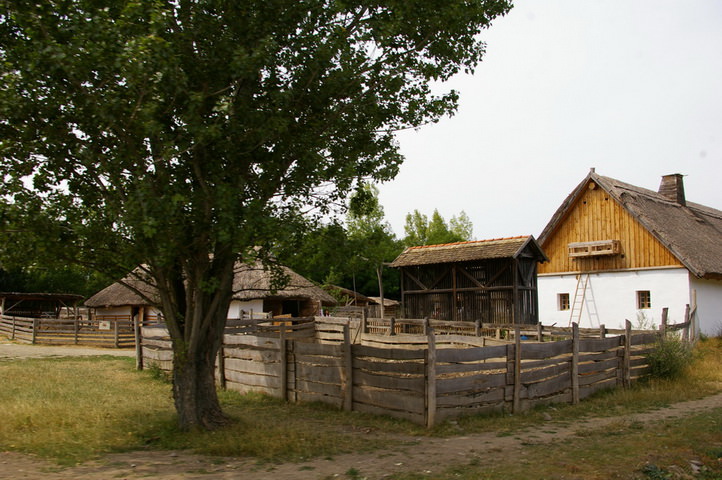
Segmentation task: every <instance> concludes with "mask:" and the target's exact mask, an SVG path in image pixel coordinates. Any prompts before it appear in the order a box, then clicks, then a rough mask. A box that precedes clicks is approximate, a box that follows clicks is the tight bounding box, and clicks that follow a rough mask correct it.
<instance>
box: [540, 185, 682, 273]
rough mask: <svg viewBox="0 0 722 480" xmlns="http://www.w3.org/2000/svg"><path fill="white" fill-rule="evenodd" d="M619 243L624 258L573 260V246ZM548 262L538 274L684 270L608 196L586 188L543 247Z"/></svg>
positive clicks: (541, 266) (671, 255)
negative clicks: (571, 248) (655, 268)
mask: <svg viewBox="0 0 722 480" xmlns="http://www.w3.org/2000/svg"><path fill="white" fill-rule="evenodd" d="M600 240H619V241H620V243H621V254H618V255H609V256H596V257H577V258H570V257H569V253H568V245H569V244H570V243H574V242H592V241H600ZM543 248H544V251H545V252H546V254H547V256H548V257H549V262H547V263H543V264H540V265H539V273H540V274H544V273H554V272H578V271H587V272H594V271H604V270H625V269H635V268H649V267H662V266H682V264H681V263H680V262H679V260H677V259H676V258H675V257H674V255H673V254H672V253H671V252H670V251H669V250H668V249H667V248H666V247H664V245H662V244H661V243H660V242H659V241H658V240H657V239H656V238H655V237H654V236H653V235H652V234H651V233H650V232H648V231H647V230H646V229H645V228H644V227H643V226H642V225H641V224H640V223H639V222H638V221H637V220H636V219H635V218H634V217H632V215H630V214H629V213H628V212H627V211H626V210H625V209H624V208H623V207H622V206H621V205H620V204H619V203H617V202H616V201H615V200H614V199H613V198H612V197H611V196H610V195H609V194H607V192H605V191H604V190H603V189H601V188H599V187H597V188H595V189H590V188H587V189H586V190H585V191H584V193H583V194H582V195H580V197H579V199H578V200H577V203H576V204H575V205H574V206H572V208H571V210H570V212H569V214H568V215H567V217H566V218H565V219H564V220H563V221H562V222H561V224H560V226H559V227H558V228H557V230H556V231H555V232H554V233H553V234H552V235H551V236H550V237H549V238H548V239H547V241H546V243H545V244H544V245H543Z"/></svg>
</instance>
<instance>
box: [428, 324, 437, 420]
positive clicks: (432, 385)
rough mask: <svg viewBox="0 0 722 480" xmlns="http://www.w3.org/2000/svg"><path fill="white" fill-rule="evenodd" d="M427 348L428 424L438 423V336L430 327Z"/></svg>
mask: <svg viewBox="0 0 722 480" xmlns="http://www.w3.org/2000/svg"><path fill="white" fill-rule="evenodd" d="M427 339H428V348H427V350H426V426H427V427H428V428H432V427H433V426H434V425H435V424H436V337H435V336H434V329H433V328H431V327H429V331H428V334H427Z"/></svg>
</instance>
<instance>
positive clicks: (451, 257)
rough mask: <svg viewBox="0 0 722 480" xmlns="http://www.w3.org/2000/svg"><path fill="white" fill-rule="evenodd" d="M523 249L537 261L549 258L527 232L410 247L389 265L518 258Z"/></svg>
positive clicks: (401, 265)
mask: <svg viewBox="0 0 722 480" xmlns="http://www.w3.org/2000/svg"><path fill="white" fill-rule="evenodd" d="M525 251H530V252H531V253H532V254H533V255H534V256H536V257H537V258H538V261H540V262H544V261H547V260H548V258H547V257H546V255H545V254H544V252H543V251H542V249H541V248H540V247H539V245H538V244H537V242H536V240H534V237H532V236H531V235H527V236H522V237H510V238H495V239H492V240H478V241H473V242H459V243H447V244H443V245H424V246H419V247H409V248H407V249H406V250H404V251H403V252H402V253H401V255H399V256H398V257H396V260H394V261H393V262H391V266H392V267H408V266H416V265H435V264H439V263H458V262H473V261H478V260H489V259H495V258H517V257H518V256H519V255H521V254H522V253H524V252H525Z"/></svg>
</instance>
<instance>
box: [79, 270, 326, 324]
mask: <svg viewBox="0 0 722 480" xmlns="http://www.w3.org/2000/svg"><path fill="white" fill-rule="evenodd" d="M278 273H280V274H281V275H282V276H283V277H285V279H286V283H285V287H283V288H281V289H274V288H273V285H274V282H273V278H274V275H273V274H272V272H271V270H269V269H267V268H264V266H263V265H262V264H260V263H257V264H255V265H247V264H243V263H239V264H237V265H236V271H235V278H234V281H233V300H232V301H231V305H230V308H229V309H228V318H229V319H234V318H240V317H241V315H242V313H243V312H246V313H249V312H253V313H267V314H269V315H270V316H294V317H296V316H311V315H316V314H319V313H320V310H321V309H322V308H323V307H330V306H333V305H335V304H336V302H335V300H334V298H333V297H332V296H331V295H329V294H328V293H327V292H325V291H324V290H323V289H322V288H320V287H317V286H316V285H314V284H313V283H312V282H311V281H309V280H307V279H306V278H304V277H302V276H301V275H299V274H297V273H296V272H294V271H293V270H291V269H290V268H288V267H283V266H281V267H278ZM159 303H160V302H159V300H158V293H157V291H156V290H155V287H153V285H152V284H150V283H148V282H146V281H143V280H142V279H141V278H139V277H138V273H137V272H136V273H135V274H133V275H129V276H128V277H126V278H124V279H123V280H122V281H121V282H117V283H114V284H112V285H110V286H108V287H106V288H104V289H103V290H101V291H100V292H98V293H96V294H95V295H93V296H92V297H90V298H89V299H88V300H86V301H85V305H86V306H87V307H89V308H93V309H94V310H95V314H96V316H98V317H104V316H105V317H108V316H111V317H119V316H124V317H127V318H132V317H133V316H135V315H141V316H142V319H143V320H144V321H146V322H147V321H153V320H155V319H157V316H158V315H159V314H160V309H159V307H158V305H159Z"/></svg>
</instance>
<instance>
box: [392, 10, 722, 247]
mask: <svg viewBox="0 0 722 480" xmlns="http://www.w3.org/2000/svg"><path fill="white" fill-rule="evenodd" d="M514 3H515V6H514V8H513V9H512V10H511V12H510V13H509V14H507V15H506V16H505V17H501V18H498V19H496V20H495V21H494V22H493V23H492V25H491V27H490V28H489V29H488V30H485V31H484V32H483V34H482V39H483V40H484V41H485V42H486V44H487V52H486V55H485V57H484V60H483V61H482V63H481V64H479V66H478V67H477V69H476V71H475V73H474V75H473V76H471V75H459V76H457V77H455V78H453V79H452V80H451V81H450V82H447V83H445V84H443V85H440V86H439V87H438V91H445V90H448V89H449V88H454V89H456V90H457V91H459V92H460V95H461V98H460V100H459V109H458V111H457V113H456V115H454V116H453V117H450V118H449V117H447V118H444V119H442V120H441V121H439V122H438V123H436V124H431V125H427V126H424V127H421V128H420V129H418V130H411V131H405V132H400V133H399V134H398V136H397V139H398V142H399V145H400V150H401V153H402V154H404V156H405V157H406V160H405V162H404V163H403V165H402V166H401V170H400V172H399V174H398V176H397V177H396V178H395V179H394V180H392V181H390V182H386V183H384V184H381V185H379V189H380V194H379V199H380V202H381V204H382V206H383V207H384V211H385V214H386V220H387V221H388V222H389V223H390V225H391V227H392V229H393V231H394V232H395V233H396V235H397V236H399V237H403V236H404V223H405V217H406V214H407V213H409V212H411V211H413V210H415V209H416V210H419V211H420V212H421V213H424V214H426V215H428V216H429V217H431V214H432V213H433V211H434V209H438V210H439V213H440V214H441V215H442V216H443V217H444V218H445V219H446V220H449V218H450V217H452V216H454V215H458V214H459V213H460V212H461V211H464V212H466V214H467V215H468V216H469V218H470V219H471V221H472V223H473V225H474V237H475V239H477V240H482V239H491V238H500V237H510V236H517V235H534V236H535V237H538V236H539V234H540V233H541V231H542V230H543V229H544V227H545V225H546V224H547V222H548V221H549V220H550V218H551V217H552V215H553V214H554V212H555V211H556V209H557V208H558V207H559V205H561V203H562V201H563V200H564V199H565V198H566V197H567V195H569V193H571V192H572V190H573V189H574V187H575V186H576V185H577V184H579V183H580V182H581V181H582V180H583V179H584V177H585V176H586V175H587V174H588V173H589V169H590V168H592V167H593V168H595V169H596V172H597V173H598V174H600V175H604V176H608V177H612V178H616V179H618V180H621V181H624V182H627V183H631V184H633V185H637V186H639V187H644V188H648V189H651V190H655V191H656V190H657V189H658V187H659V183H660V180H661V177H662V175H666V174H671V173H681V174H683V175H685V177H684V187H685V193H686V197H687V200H688V201H692V202H696V203H701V204H704V205H707V206H710V207H714V208H717V209H720V210H722V1H720V0H687V1H685V0H525V1H521V0H517V1H516V2H514Z"/></svg>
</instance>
